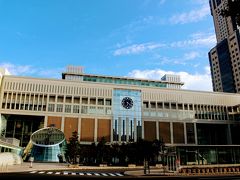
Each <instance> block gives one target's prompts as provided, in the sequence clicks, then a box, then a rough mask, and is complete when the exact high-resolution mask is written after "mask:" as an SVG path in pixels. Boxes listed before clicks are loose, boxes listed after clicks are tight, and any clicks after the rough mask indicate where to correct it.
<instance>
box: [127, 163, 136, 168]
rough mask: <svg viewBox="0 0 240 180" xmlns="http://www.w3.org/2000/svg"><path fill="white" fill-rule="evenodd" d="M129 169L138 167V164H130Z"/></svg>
mask: <svg viewBox="0 0 240 180" xmlns="http://www.w3.org/2000/svg"><path fill="white" fill-rule="evenodd" d="M128 167H131V168H133V167H136V164H129V165H128Z"/></svg>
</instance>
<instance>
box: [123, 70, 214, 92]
mask: <svg viewBox="0 0 240 180" xmlns="http://www.w3.org/2000/svg"><path fill="white" fill-rule="evenodd" d="M165 74H175V75H180V77H181V81H182V82H184V86H183V89H188V90H200V91H212V81H211V74H210V68H209V67H205V72H203V73H202V74H199V73H194V74H190V73H188V72H184V71H180V72H173V71H165V70H162V69H154V70H133V71H132V72H130V73H129V74H128V76H129V77H134V78H142V79H155V80H161V77H162V76H163V75H165Z"/></svg>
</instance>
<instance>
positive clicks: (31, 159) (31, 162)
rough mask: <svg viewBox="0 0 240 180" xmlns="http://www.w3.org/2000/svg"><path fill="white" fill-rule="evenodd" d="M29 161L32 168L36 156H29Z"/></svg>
mask: <svg viewBox="0 0 240 180" xmlns="http://www.w3.org/2000/svg"><path fill="white" fill-rule="evenodd" d="M29 161H30V168H32V166H33V161H34V157H30V158H29Z"/></svg>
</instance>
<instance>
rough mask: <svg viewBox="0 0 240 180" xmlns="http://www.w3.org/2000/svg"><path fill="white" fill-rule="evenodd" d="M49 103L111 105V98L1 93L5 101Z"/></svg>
mask: <svg viewBox="0 0 240 180" xmlns="http://www.w3.org/2000/svg"><path fill="white" fill-rule="evenodd" d="M47 101H48V102H50V103H55V102H57V103H74V104H91V105H106V106H111V105H112V100H111V99H109V98H102V97H98V98H96V97H80V96H64V95H46V94H24V93H7V92H5V93H4V95H3V102H5V103H15V102H16V103H23V104H46V103H47Z"/></svg>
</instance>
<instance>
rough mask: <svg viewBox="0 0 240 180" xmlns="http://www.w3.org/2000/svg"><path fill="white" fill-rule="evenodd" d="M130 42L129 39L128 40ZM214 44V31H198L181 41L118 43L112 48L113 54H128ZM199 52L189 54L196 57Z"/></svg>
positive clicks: (208, 46) (205, 46)
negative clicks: (127, 44) (114, 48)
mask: <svg viewBox="0 0 240 180" xmlns="http://www.w3.org/2000/svg"><path fill="white" fill-rule="evenodd" d="M129 42H130V41H129ZM215 44H216V36H215V34H214V33H212V32H211V33H209V32H207V33H206V32H198V33H194V34H191V35H189V39H187V40H183V41H175V42H170V43H161V42H157V43H153V42H146V43H141V44H132V45H129V46H125V47H123V45H125V44H120V43H118V44H117V45H116V47H117V49H116V50H114V52H113V55H114V56H122V55H130V54H140V53H144V52H148V51H151V50H157V49H159V48H199V47H204V48H211V47H213V46H214V45H215ZM198 55H199V54H197V53H195V54H193V53H192V54H191V56H195V57H197V56H198Z"/></svg>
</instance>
